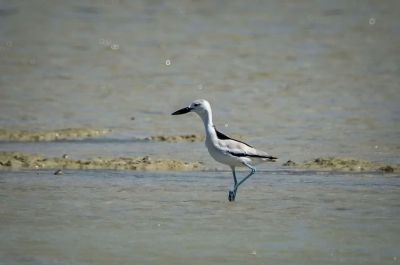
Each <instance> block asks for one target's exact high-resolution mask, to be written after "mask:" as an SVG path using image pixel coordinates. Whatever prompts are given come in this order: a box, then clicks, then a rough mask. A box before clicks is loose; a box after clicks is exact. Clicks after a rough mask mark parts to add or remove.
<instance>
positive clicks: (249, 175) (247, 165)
mask: <svg viewBox="0 0 400 265" xmlns="http://www.w3.org/2000/svg"><path fill="white" fill-rule="evenodd" d="M244 165H245V166H246V167H248V168H250V170H251V172H250V174H248V175H247V176H246V177H245V178H244V179H242V180H241V181H239V183H237V184H235V189H234V192H235V194H236V191H237V189H238V188H239V186H240V185H242V183H243V182H245V181H246V180H247V179H248V178H250V177H251V175H253V174H254V173H256V168H254V167H252V166H251V165H249V164H244Z"/></svg>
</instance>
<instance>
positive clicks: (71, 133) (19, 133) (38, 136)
mask: <svg viewBox="0 0 400 265" xmlns="http://www.w3.org/2000/svg"><path fill="white" fill-rule="evenodd" d="M109 133H111V129H99V128H97V129H96V128H66V129H59V130H46V131H31V130H12V129H0V141H21V142H25V141H28V142H39V141H61V140H79V139H86V138H93V137H99V136H104V135H106V134H109Z"/></svg>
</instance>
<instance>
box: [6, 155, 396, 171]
mask: <svg viewBox="0 0 400 265" xmlns="http://www.w3.org/2000/svg"><path fill="white" fill-rule="evenodd" d="M60 168H62V169H115V170H145V171H171V170H172V171H189V170H191V171H198V170H205V169H206V167H205V166H204V164H203V163H202V162H199V161H198V162H185V161H180V160H171V159H155V158H152V157H150V156H144V157H137V158H130V157H114V158H102V157H97V158H92V159H86V160H81V159H80V160H73V159H68V157H67V155H64V157H61V156H60V157H44V156H43V155H38V154H31V153H23V152H1V151H0V170H1V169H3V170H4V169H14V170H15V169H60ZM282 168H292V169H308V170H316V171H320V170H324V171H337V172H343V171H344V172H346V171H354V172H362V171H367V172H373V171H376V172H384V173H399V172H400V166H399V165H387V164H382V163H376V162H371V161H366V160H358V159H351V158H338V157H330V158H316V159H313V160H309V161H305V162H303V163H295V162H293V161H291V160H290V161H288V162H286V163H284V164H282Z"/></svg>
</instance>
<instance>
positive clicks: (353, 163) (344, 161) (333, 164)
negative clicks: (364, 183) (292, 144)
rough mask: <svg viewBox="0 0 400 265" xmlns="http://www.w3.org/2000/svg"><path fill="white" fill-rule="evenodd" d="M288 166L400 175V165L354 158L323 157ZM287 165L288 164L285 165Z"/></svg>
mask: <svg viewBox="0 0 400 265" xmlns="http://www.w3.org/2000/svg"><path fill="white" fill-rule="evenodd" d="M287 164H289V165H288V166H292V167H295V168H302V169H313V170H326V171H355V172H360V171H381V172H385V173H393V172H394V173H399V172H400V165H387V164H383V163H377V162H371V161H366V160H360V159H354V158H341V157H321V158H316V159H312V160H308V161H305V162H303V163H294V164H292V163H287ZM284 165H286V163H285V164H284Z"/></svg>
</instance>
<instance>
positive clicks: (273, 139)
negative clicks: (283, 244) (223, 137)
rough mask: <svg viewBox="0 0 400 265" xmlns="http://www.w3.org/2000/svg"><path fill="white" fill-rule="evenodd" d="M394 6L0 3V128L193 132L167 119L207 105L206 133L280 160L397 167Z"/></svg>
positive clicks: (118, 134)
mask: <svg viewBox="0 0 400 265" xmlns="http://www.w3.org/2000/svg"><path fill="white" fill-rule="evenodd" d="M399 10H400V4H399V2H398V1H396V0H393V1H390V0H388V1H384V2H382V1H377V2H363V3H360V2H359V1H347V0H346V1H330V0H326V1H325V0H324V1H317V2H314V1H250V2H249V1H246V2H244V1H239V0H237V1H195V2H193V1H175V0H174V1H168V2H164V1H125V0H117V1H89V0H88V1H62V2H59V1H45V0H41V1H39V0H37V1H0V19H1V20H0V23H1V25H2V27H1V28H0V72H1V74H0V126H1V127H4V128H8V127H23V128H27V129H52V128H68V127H86V126H93V127H95V128H99V127H100V128H102V127H104V128H112V129H113V130H114V136H113V137H115V138H123V139H130V138H132V137H134V136H135V137H146V136H151V135H160V134H161V135H163V134H164V135H176V134H190V133H199V132H202V131H203V127H202V125H201V122H200V120H199V119H198V117H195V115H194V114H189V115H186V116H180V117H174V116H170V115H169V114H170V113H171V112H173V111H175V110H176V109H178V108H181V107H183V106H186V105H187V104H189V103H190V102H191V101H192V100H193V99H196V98H207V99H209V100H210V101H211V103H212V106H213V109H214V114H215V118H214V121H215V123H216V125H217V127H219V128H220V129H221V130H223V131H224V132H225V133H227V134H228V135H232V134H234V135H235V134H236V135H244V136H245V139H246V140H247V141H249V142H250V143H251V144H254V145H255V146H258V147H260V148H261V149H264V150H266V151H269V152H270V153H272V154H274V155H276V156H278V157H280V158H282V160H284V161H286V160H288V159H292V160H301V161H302V160H306V159H309V158H315V157H319V156H326V155H332V156H353V157H357V158H363V159H369V160H374V161H381V162H386V163H399V154H400V145H399V135H400V120H399V117H400V108H399V104H398V102H400V93H399V84H400V72H399V71H400V68H399V65H400V64H399V62H400V50H399V45H398V43H400V34H399V28H400V24H399V18H398V14H399ZM168 60H169V61H168ZM132 118H134V120H132ZM0 148H1V146H0ZM169 148H170V146H166V145H160V146H158V147H157V149H158V153H160V154H161V155H170V154H173V152H171V150H170V149H169ZM181 150H182V149H181ZM77 152H79V151H77ZM182 152H183V153H186V154H187V153H188V152H190V148H184V149H183V150H182Z"/></svg>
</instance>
